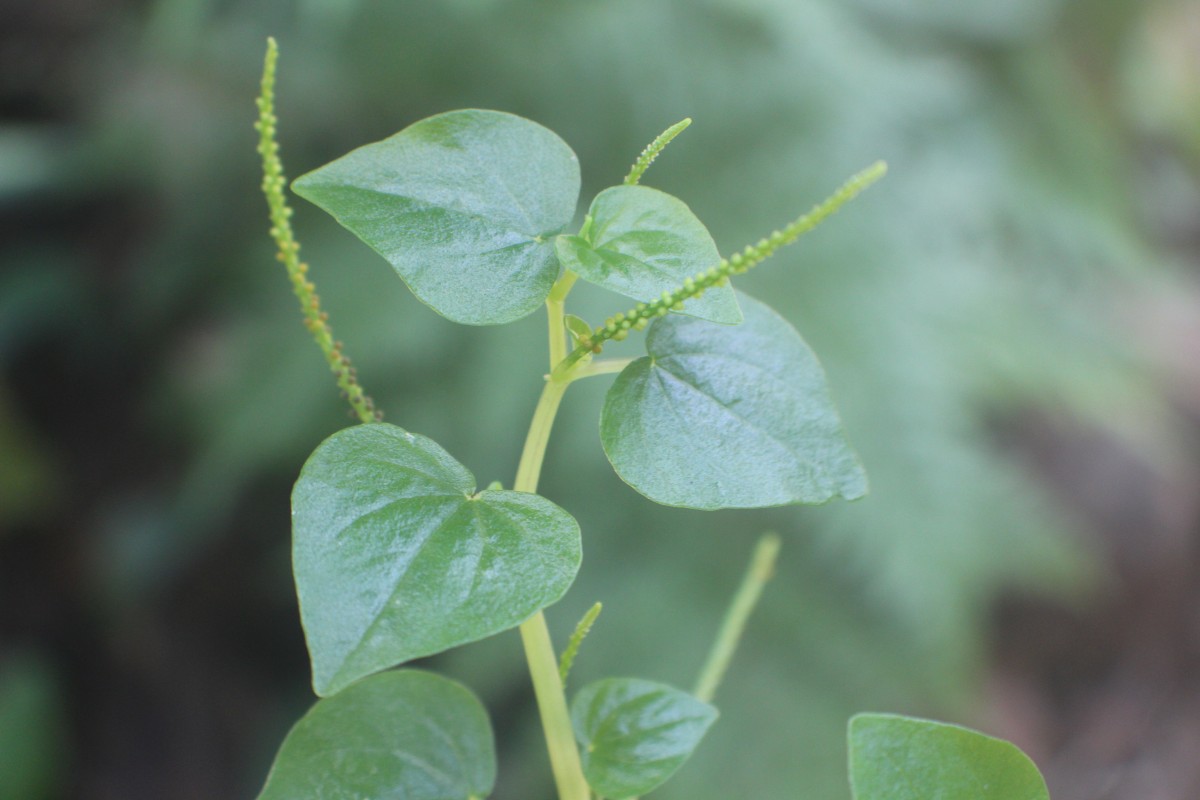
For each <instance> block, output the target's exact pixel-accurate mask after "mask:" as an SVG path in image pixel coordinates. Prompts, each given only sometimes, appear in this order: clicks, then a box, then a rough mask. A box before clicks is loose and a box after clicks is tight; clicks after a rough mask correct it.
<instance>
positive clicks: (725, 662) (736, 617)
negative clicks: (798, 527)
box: [693, 533, 779, 703]
mask: <svg viewBox="0 0 1200 800" xmlns="http://www.w3.org/2000/svg"><path fill="white" fill-rule="evenodd" d="M778 555H779V536H778V535H777V534H774V533H767V534H763V536H762V538H760V539H759V540H758V545H756V546H755V548H754V555H752V556H751V557H750V566H749V568H748V569H747V570H746V576H745V577H744V578H742V585H741V586H739V587H738V590H737V594H735V595H734V596H733V601H732V602H731V603H730V604H729V610H728V611H726V612H725V619H724V620H723V621H722V622H721V629H720V630H719V631H718V632H717V638H716V641H714V642H713V646H712V650H710V651H709V654H708V659H707V660H706V661H705V662H704V668H703V669H701V670H700V677H699V679H697V681H696V688H695V689H694V690H693V694H695V695H696V697H698V698H699V699H701V700H703V701H704V702H706V703H708V702H711V701H712V699H713V696H714V695H715V694H716V693H717V686H719V685H720V683H721V678H723V677H724V676H725V671H726V670H728V669H729V662H730V661H731V660H733V654H734V652H735V651H736V650H737V646H738V641H740V640H741V638H742V631H744V630H745V629H746V620H748V619H749V618H750V613H751V612H752V611H754V607H755V606H756V605H757V604H758V598H759V597H761V596H762V591H763V587H764V586H766V584H767V581H769V580H770V579H771V576H772V575H773V574H774V572H775V558H776V556H778Z"/></svg>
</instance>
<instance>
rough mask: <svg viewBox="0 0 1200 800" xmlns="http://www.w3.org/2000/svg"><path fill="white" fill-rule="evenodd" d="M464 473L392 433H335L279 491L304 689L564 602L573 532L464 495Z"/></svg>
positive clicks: (370, 428)
mask: <svg viewBox="0 0 1200 800" xmlns="http://www.w3.org/2000/svg"><path fill="white" fill-rule="evenodd" d="M474 492H475V479H474V478H473V477H472V475H471V473H470V472H469V471H468V470H467V468H466V467H464V466H462V465H461V464H459V463H458V462H457V461H455V460H454V459H453V458H452V457H451V456H450V455H449V454H448V453H447V452H446V451H445V450H443V449H442V448H441V447H439V446H438V445H437V444H436V443H434V442H432V441H430V440H429V439H426V438H425V437H423V436H416V435H414V434H411V433H408V432H406V431H404V430H402V429H400V428H397V427H396V426H394V425H386V424H371V425H359V426H357V427H354V428H348V429H346V430H343V431H339V432H338V433H335V434H334V435H333V436H331V437H329V438H328V439H326V440H325V441H324V442H323V443H322V444H321V445H320V446H319V447H318V448H317V449H316V451H315V452H313V454H312V456H310V457H309V459H308V462H307V463H306V464H305V465H304V469H303V470H302V471H301V473H300V479H299V480H298V481H296V487H295V489H294V491H293V492H292V531H293V544H292V560H293V568H294V570H295V573H296V593H297V595H299V598H300V616H301V620H302V622H303V623H304V633H305V636H306V637H307V639H308V650H309V655H310V656H311V658H312V668H313V688H314V689H315V690H316V692H317V694H319V695H328V694H332V693H334V692H337V691H339V690H340V689H342V688H343V687H344V686H346V685H347V684H349V683H350V682H352V681H354V680H357V679H358V678H361V677H363V676H365V675H369V674H371V673H372V672H377V671H379V670H381V669H386V668H387V667H391V666H394V665H396V664H399V663H401V662H404V661H407V660H409V659H412V658H417V657H419V656H427V655H432V654H433V653H438V652H441V651H443V650H446V649H448V648H450V647H455V646H457V645H460V644H464V643H466V642H471V641H475V640H476V639H482V638H484V637H487V636H491V635H492V634H495V633H498V632H500V631H502V630H506V629H508V628H511V627H513V626H515V625H519V624H520V623H521V622H523V621H524V620H526V619H527V618H529V617H530V616H531V615H532V614H534V613H535V612H537V611H538V610H539V609H541V608H544V607H545V606H548V605H550V604H551V603H553V602H554V601H556V600H558V599H559V598H560V597H562V595H563V594H564V593H565V592H566V590H567V588H568V587H569V586H570V585H571V582H572V581H573V580H574V578H575V573H576V571H577V570H578V569H579V561H580V540H579V525H578V524H576V522H575V520H574V519H572V518H571V516H570V515H569V514H568V513H567V512H565V511H563V510H562V509H561V508H559V507H558V506H556V505H554V504H553V503H551V502H550V501H549V500H546V499H545V498H543V497H539V496H538V495H535V494H527V493H525V492H513V491H505V490H491V489H489V490H487V491H483V492H480V493H478V494H475V493H474Z"/></svg>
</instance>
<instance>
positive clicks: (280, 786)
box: [258, 670, 496, 800]
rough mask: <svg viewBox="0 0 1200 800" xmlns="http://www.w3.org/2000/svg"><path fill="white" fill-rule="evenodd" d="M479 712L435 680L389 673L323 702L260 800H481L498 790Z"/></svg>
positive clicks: (288, 744) (294, 736) (460, 691)
mask: <svg viewBox="0 0 1200 800" xmlns="http://www.w3.org/2000/svg"><path fill="white" fill-rule="evenodd" d="M495 749H496V748H495V742H494V741H493V739H492V728H491V725H490V724H489V723H488V718H487V712H486V711H485V710H484V708H483V705H482V704H481V703H480V702H479V700H478V699H476V697H475V695H473V694H472V693H471V692H470V691H469V690H468V689H467V688H466V687H464V686H462V685H461V684H459V683H455V682H454V681H452V680H449V679H447V678H443V677H441V676H439V675H434V674H432V673H429V672H417V671H415V670H404V671H401V672H385V673H383V674H381V675H375V676H373V677H371V678H369V679H367V680H365V681H363V682H361V683H358V684H356V685H354V686H352V687H350V688H349V689H347V690H346V691H344V692H342V693H340V694H338V695H337V696H336V697H330V698H327V699H325V700H321V701H319V702H317V704H316V705H314V706H313V707H312V709H311V710H310V711H309V712H308V713H307V714H305V715H304V717H303V718H302V719H301V720H300V721H299V722H297V723H296V725H295V727H293V728H292V730H291V732H290V733H288V735H287V738H286V739H284V741H283V745H282V746H281V747H280V749H279V754H278V755H277V756H276V757H275V763H274V765H272V767H271V772H270V774H269V775H268V776H267V783H266V786H264V787H263V790H262V793H261V794H259V796H258V800H297V798H318V797H319V798H322V800H360V798H364V797H374V798H385V797H391V798H404V799H405V800H481V798H484V797H487V795H488V794H490V793H491V791H492V785H493V784H494V783H495V780H496V753H495Z"/></svg>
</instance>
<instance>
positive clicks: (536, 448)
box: [513, 378, 570, 492]
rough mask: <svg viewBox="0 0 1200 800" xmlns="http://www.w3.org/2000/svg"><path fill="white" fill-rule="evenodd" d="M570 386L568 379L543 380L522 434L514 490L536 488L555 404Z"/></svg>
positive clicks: (559, 401) (556, 411)
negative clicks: (544, 381)
mask: <svg viewBox="0 0 1200 800" xmlns="http://www.w3.org/2000/svg"><path fill="white" fill-rule="evenodd" d="M569 385H570V381H569V380H565V381H564V380H557V379H554V378H547V379H546V386H545V387H544V388H543V389H542V396H541V397H540V398H539V399H538V404H537V408H535V409H534V411H533V420H532V421H531V422H530V423H529V433H528V434H527V435H526V436H525V449H524V450H523V451H521V461H520V463H519V464H518V465H517V478H516V480H515V481H514V482H513V489H514V490H515V491H518V492H536V491H537V486H538V478H540V477H541V474H542V461H543V459H544V458H545V457H546V444H547V443H548V442H549V441H550V429H551V428H552V427H553V426H554V417H555V416H556V415H557V414H558V405H559V403H561V402H562V398H563V394H564V393H565V392H566V391H567V386H569Z"/></svg>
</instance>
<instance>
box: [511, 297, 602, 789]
mask: <svg viewBox="0 0 1200 800" xmlns="http://www.w3.org/2000/svg"><path fill="white" fill-rule="evenodd" d="M573 282H574V281H571V283H573ZM566 288H568V289H569V288H570V283H568V284H567V287H566ZM563 295H565V292H563V293H562V295H559V296H558V297H556V298H553V299H552V300H547V303H546V309H547V313H548V316H549V317H550V353H551V362H552V366H553V363H557V362H555V361H554V359H555V357H556V356H557V357H558V358H559V360H561V358H562V356H565V353H566V341H565V337H566V331H565V330H564V329H563V322H562V319H563V317H562V297H563ZM556 342H557V343H558V346H557V347H556V346H555V343H556ZM559 353H561V354H562V355H559ZM570 382H571V380H570V375H569V374H568V376H567V377H566V379H565V380H564V379H558V378H553V377H547V378H546V386H545V388H544V389H542V396H541V397H540V398H539V399H538V404H537V408H536V409H534V412H533V420H532V421H531V422H530V423H529V433H528V435H527V436H526V437H525V449H524V450H523V451H522V452H521V462H520V464H518V465H517V477H516V480H515V481H514V482H513V489H514V490H515V491H518V492H536V491H537V485H538V479H539V477H540V476H541V472H542V461H543V459H544V458H545V455H546V444H547V443H548V442H549V440H550V429H551V428H552V427H553V425H554V417H555V415H556V414H557V413H558V406H559V403H561V402H562V398H563V394H564V393H565V392H566V391H567V386H569V385H570ZM521 641H522V643H523V644H524V645H525V660H526V661H527V662H528V663H529V677H530V678H531V679H532V680H533V692H534V695H535V696H536V697H537V704H538V712H539V713H540V714H541V718H542V730H543V732H544V733H545V735H546V748H547V750H548V751H549V753H550V769H551V771H552V772H553V773H554V783H555V785H556V786H557V787H558V797H559V800H590V798H591V790H590V789H589V788H588V784H587V780H586V779H585V778H584V777H583V766H582V764H581V763H580V761H579V750H578V749H577V748H576V746H575V732H574V730H573V729H572V727H571V715H570V712H569V711H568V710H567V698H566V696H565V695H564V693H563V684H562V679H561V678H560V677H559V672H558V657H557V656H556V655H555V653H554V645H553V643H552V642H551V641H550V629H549V628H547V627H546V617H545V615H544V614H542V612H541V611H539V612H538V613H536V614H534V615H533V616H532V617H530V618H529V619H528V620H526V621H525V622H524V623H522V625H521Z"/></svg>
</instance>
